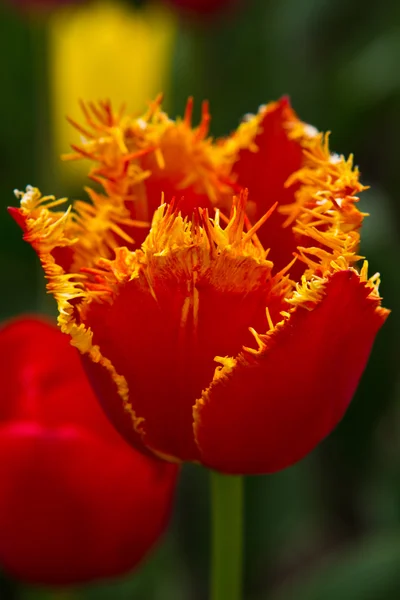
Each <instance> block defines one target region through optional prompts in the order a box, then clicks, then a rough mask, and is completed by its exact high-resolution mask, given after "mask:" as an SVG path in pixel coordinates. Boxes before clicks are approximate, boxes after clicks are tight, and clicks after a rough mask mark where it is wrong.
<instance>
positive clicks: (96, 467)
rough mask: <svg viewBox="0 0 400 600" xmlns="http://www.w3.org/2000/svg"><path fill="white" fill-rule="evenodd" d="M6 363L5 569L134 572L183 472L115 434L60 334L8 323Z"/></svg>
mask: <svg viewBox="0 0 400 600" xmlns="http://www.w3.org/2000/svg"><path fill="white" fill-rule="evenodd" d="M0 365H1V382H2V394H1V402H0V480H1V487H0V563H1V564H2V565H3V566H4V568H5V569H6V570H7V571H8V572H10V573H11V574H13V575H15V576H17V577H18V578H20V579H22V580H26V581H34V582H40V583H43V584H72V583H77V582H79V581H88V580H91V579H93V578H100V577H109V576H114V575H118V574H120V573H122V572H125V571H127V570H129V569H131V568H133V567H134V566H135V565H136V564H137V562H138V561H139V560H141V559H142V558H143V556H144V555H145V554H146V553H147V552H148V550H149V549H150V548H151V546H152V545H153V543H154V542H155V541H156V539H157V538H158V536H159V535H160V534H161V533H162V531H163V529H164V527H165V524H166V521H167V518H168V516H169V512H170V507H171V498H172V494H173V490H174V485H175V480H176V473H177V470H176V467H175V466H174V465H169V464H167V463H162V462H161V461H158V460H154V459H149V458H147V457H145V456H143V455H141V454H140V453H138V452H136V451H134V450H133V449H132V448H130V447H129V446H128V445H127V444H126V443H125V442H124V441H123V439H122V438H121V437H120V436H119V435H118V434H117V433H116V432H115V430H114V429H113V427H112V426H111V425H110V423H109V422H108V420H107V419H106V417H105V416H104V415H103V413H102V411H101V409H100V407H99V405H98V403H97V401H96V399H95V397H94V394H93V392H92V390H91V388H90V386H89V384H88V382H87V380H86V376H85V374H84V372H83V369H82V366H81V363H80V360H79V356H78V355H77V352H76V351H75V350H74V349H73V348H72V347H71V346H70V345H69V342H68V338H67V337H66V336H64V335H63V334H61V333H60V332H59V330H58V329H57V328H55V327H52V326H50V325H49V324H47V323H46V322H44V321H40V320H37V319H34V318H31V319H21V320H19V321H15V322H13V323H11V324H9V325H7V326H6V327H4V328H3V329H2V330H1V331H0Z"/></svg>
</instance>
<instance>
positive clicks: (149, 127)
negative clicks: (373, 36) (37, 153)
mask: <svg viewBox="0 0 400 600" xmlns="http://www.w3.org/2000/svg"><path fill="white" fill-rule="evenodd" d="M82 109H83V112H84V115H85V121H86V123H84V124H83V125H82V124H78V123H74V125H75V126H76V128H77V129H78V130H79V131H80V133H81V135H82V143H81V144H80V145H79V146H75V147H74V148H73V150H74V153H73V154H72V155H70V156H69V159H82V158H85V159H89V160H90V161H92V163H93V166H92V167H91V169H90V174H89V176H90V178H91V180H92V181H93V182H95V184H94V187H93V188H88V189H87V192H88V194H89V202H82V201H76V202H74V203H73V204H72V205H71V206H69V208H68V209H67V210H66V211H64V210H62V209H60V207H61V205H62V204H63V203H64V200H55V199H54V198H52V197H42V196H41V195H40V193H39V191H38V190H36V189H34V188H28V189H27V191H26V193H18V196H19V197H20V199H21V205H20V208H18V209H12V214H13V216H14V217H15V219H16V220H17V222H18V223H19V224H20V225H21V227H22V229H23V232H24V239H25V240H26V241H28V242H29V243H30V244H31V245H32V247H33V248H34V249H35V250H36V252H37V253H38V255H39V257H40V260H41V262H42V265H43V268H44V271H45V274H46V277H47V280H48V284H47V287H48V290H49V292H50V293H52V294H53V295H54V297H55V299H56V301H57V304H58V309H59V325H60V327H61V329H62V331H63V332H65V333H66V334H68V335H69V336H70V337H71V341H72V344H73V345H74V346H76V347H77V348H78V349H79V350H80V352H81V353H82V354H83V363H84V366H85V369H86V371H87V373H88V374H89V376H90V380H91V382H92V384H93V386H94V389H95V391H96V393H97V395H98V397H99V399H100V402H101V403H102V405H103V407H104V409H105V411H106V413H107V414H108V416H109V418H110V419H111V421H112V422H113V423H114V424H115V426H116V427H117V429H118V430H119V431H120V432H121V433H123V435H124V436H125V437H126V439H127V440H128V441H129V442H130V443H131V444H132V445H133V446H134V447H136V448H137V449H139V450H140V451H142V452H144V453H146V454H148V455H151V456H157V457H161V458H163V459H166V460H169V461H172V462H180V461H192V462H197V463H202V464H204V465H206V466H208V467H210V468H213V469H216V470H219V471H222V472H226V473H245V474H246V473H247V474H249V473H266V472H272V471H276V470H278V469H282V468H284V467H286V466H288V465H291V464H293V463H295V462H296V461H298V460H300V459H301V458H302V457H303V456H304V455H305V454H307V453H308V452H309V451H311V450H312V449H313V448H314V446H315V445H316V444H318V443H319V442H320V441H321V440H322V439H323V438H324V437H325V436H326V435H327V434H328V433H329V432H330V431H331V430H332V429H333V427H334V426H335V425H336V424H337V423H338V421H339V420H340V419H341V417H342V416H343V414H344V412H345V410H346V408H347V406H348V404H349V402H350V400H351V398H352V395H353V394H354V391H355V389H356V386H357V383H358V380H359V378H360V376H361V374H362V371H363V369H364V367H365V364H366V361H367V359H368V355H369V352H370V350H371V347H372V344H373V340H374V338H375V335H376V333H377V331H378V330H379V328H380V327H381V325H382V324H383V322H384V320H385V318H386V316H387V314H388V311H387V310H385V309H383V308H382V307H381V299H380V296H379V292H378V284H379V276H378V275H374V276H372V277H369V276H368V265H367V262H366V261H363V262H360V261H362V257H360V256H359V254H358V248H359V240H360V227H361V224H362V221H363V218H364V215H363V214H362V213H361V212H360V211H359V210H358V208H357V201H358V194H359V193H360V192H361V191H362V190H363V189H364V188H363V186H362V185H361V184H360V182H359V173H358V170H357V169H356V168H354V167H353V163H352V157H350V158H349V159H345V158H344V157H343V156H338V155H335V154H332V153H331V152H330V150H329V147H328V136H327V135H323V134H321V133H318V132H317V131H316V130H315V129H314V128H312V127H310V126H309V125H307V124H304V123H303V122H301V121H300V120H299V118H298V117H297V116H296V114H295V113H294V111H293V110H292V109H291V107H290V105H289V102H288V100H287V99H285V98H284V99H282V100H280V101H278V102H273V103H270V104H268V105H267V106H262V107H261V108H260V110H259V112H258V114H256V115H248V116H247V117H246V118H245V120H244V121H243V122H242V123H241V124H240V126H239V127H238V129H237V131H235V132H234V133H233V134H232V135H230V136H229V137H227V138H224V139H218V140H213V139H211V138H210V137H209V136H208V127H209V121H210V116H209V112H208V108H207V105H206V104H204V105H203V111H202V119H201V122H200V124H199V125H198V126H196V127H193V126H192V122H191V121H192V119H191V114H192V101H189V102H188V105H187V107H186V111H185V115H184V117H183V118H182V119H178V120H176V121H173V120H171V119H170V118H169V117H168V116H167V115H166V114H165V113H164V112H163V111H162V108H161V104H160V99H156V101H155V102H153V103H151V104H150V106H149V108H148V110H147V111H146V112H145V113H144V114H143V115H142V116H141V117H131V116H129V115H125V114H123V113H122V112H114V111H113V109H112V107H111V105H110V104H109V103H107V102H103V103H100V104H98V105H97V104H96V105H95V104H89V105H82Z"/></svg>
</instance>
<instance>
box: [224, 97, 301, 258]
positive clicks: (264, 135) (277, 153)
mask: <svg viewBox="0 0 400 600" xmlns="http://www.w3.org/2000/svg"><path fill="white" fill-rule="evenodd" d="M298 122H299V120H298V118H297V116H296V115H295V113H294V112H293V110H292V109H291V107H290V103H289V100H288V98H282V99H281V100H280V101H278V102H273V103H271V104H269V105H267V106H265V107H262V108H261V109H260V112H259V114H258V115H256V116H255V117H253V118H252V119H251V120H250V121H249V122H247V123H244V124H243V125H242V126H241V127H242V128H243V129H248V130H250V131H253V132H254V133H253V135H252V136H251V137H250V138H249V139H247V140H246V142H245V144H244V147H242V148H241V149H240V151H239V153H238V157H237V160H236V162H235V163H234V165H233V173H235V174H236V177H237V183H238V184H239V185H240V186H241V187H243V188H247V189H248V190H249V197H250V203H249V207H248V214H249V217H250V220H251V221H252V222H254V223H255V222H256V221H258V220H259V219H260V218H261V217H262V216H263V214H265V213H266V212H267V210H268V209H269V208H271V206H272V205H273V204H274V203H275V202H278V206H282V205H285V204H290V203H292V202H293V201H294V193H295V190H296V188H295V187H293V186H292V187H290V188H286V187H285V182H286V180H287V179H288V177H289V176H290V175H292V174H293V173H294V172H296V171H297V170H298V169H300V168H301V166H302V164H303V147H302V145H301V144H300V143H299V141H297V140H293V139H291V138H290V135H289V134H290V130H289V125H290V124H294V123H298ZM235 135H236V136H237V137H238V139H239V140H240V139H241V136H243V131H241V129H240V128H239V130H238V132H237V133H236V134H234V136H235ZM285 218H286V217H284V215H282V214H280V212H279V211H275V213H274V214H273V215H272V216H271V218H270V219H268V221H267V222H266V223H265V224H264V225H263V226H262V227H261V228H260V230H259V231H258V237H259V239H260V241H261V243H262V244H263V246H264V247H265V248H271V254H270V257H271V260H272V261H273V262H274V264H275V266H276V268H277V269H278V270H279V269H281V268H283V267H285V266H286V265H287V264H288V263H289V262H290V260H291V259H292V257H293V251H294V249H295V246H296V245H295V243H294V238H293V233H292V230H291V229H290V228H287V229H283V228H282V225H283V223H284V221H285Z"/></svg>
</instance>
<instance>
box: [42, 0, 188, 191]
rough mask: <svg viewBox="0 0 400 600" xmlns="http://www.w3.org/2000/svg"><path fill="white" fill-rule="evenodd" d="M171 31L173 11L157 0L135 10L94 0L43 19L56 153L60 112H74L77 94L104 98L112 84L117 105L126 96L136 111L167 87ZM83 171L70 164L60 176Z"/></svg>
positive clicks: (62, 145) (65, 137) (64, 139)
mask: <svg viewBox="0 0 400 600" xmlns="http://www.w3.org/2000/svg"><path fill="white" fill-rule="evenodd" d="M176 31H177V27H176V19H175V18H174V15H173V14H172V11H170V10H168V9H166V8H165V7H164V6H163V5H161V4H158V3H156V4H154V3H149V4H148V5H147V4H146V5H145V6H143V7H141V8H140V10H139V9H137V8H136V9H135V8H134V7H131V6H129V4H127V3H126V2H120V1H117V0H97V1H96V2H80V3H76V4H74V6H67V7H64V9H60V10H57V11H54V13H53V14H52V15H51V19H49V22H48V70H49V72H48V77H49V92H50V102H51V109H52V110H51V116H52V124H51V134H52V138H53V141H54V148H55V152H56V153H57V154H61V153H62V152H65V151H66V150H67V149H68V143H69V142H70V127H69V126H68V123H67V122H66V120H65V115H71V116H72V117H73V118H79V110H78V111H77V98H82V97H83V98H105V97H108V94H109V93H110V90H112V101H113V103H114V104H115V105H116V106H119V105H122V104H123V103H124V102H125V100H127V99H128V100H129V105H128V108H129V110H130V111H132V112H136V113H137V114H140V112H141V111H142V107H143V105H144V104H145V103H146V102H147V101H148V99H149V98H152V97H153V96H154V95H155V94H157V93H158V92H159V91H160V90H161V89H168V86H169V82H170V78H171V64H172V55H173V50H174V43H175V38H176ZM83 49H84V51H83ZM46 118H47V117H46ZM76 139H77V141H79V135H77V137H76ZM51 158H52V157H50V160H51ZM79 166H81V165H79ZM84 173H85V165H84V164H82V168H81V169H78V165H76V164H75V165H74V168H73V169H69V170H67V169H65V168H64V169H63V170H60V172H59V176H60V177H63V178H65V179H67V178H73V179H75V180H77V179H78V178H80V181H81V180H82V177H83V176H84Z"/></svg>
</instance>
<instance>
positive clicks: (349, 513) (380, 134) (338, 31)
mask: <svg viewBox="0 0 400 600" xmlns="http://www.w3.org/2000/svg"><path fill="white" fill-rule="evenodd" d="M132 4H133V3H132ZM136 4H144V3H143V2H141V3H136ZM237 4H238V6H237V7H236V9H234V10H225V11H221V12H220V14H218V15H214V16H212V17H208V18H206V19H204V18H203V19H202V20H199V19H196V18H194V17H191V18H186V17H182V18H180V17H179V22H178V30H177V37H176V42H175V45H174V53H173V57H172V61H171V73H170V74H169V77H170V85H169V92H168V95H167V97H166V99H165V100H166V103H165V106H166V108H167V109H168V110H169V111H170V113H171V115H172V116H175V115H177V114H182V112H183V109H184V104H185V101H186V99H187V97H188V96H189V95H194V96H195V98H196V99H197V100H198V103H197V108H198V107H199V105H200V100H202V99H203V98H207V99H208V100H209V101H210V104H211V112H212V115H213V121H212V134H213V135H223V134H227V133H229V132H230V131H231V130H232V129H234V128H235V127H236V126H237V124H238V122H239V119H240V117H241V116H242V115H243V114H245V113H247V112H255V111H256V110H257V108H258V106H259V105H260V104H261V103H265V102H267V101H269V100H272V99H276V98H278V97H279V96H281V95H282V94H289V95H290V97H291V99H292V104H293V106H294V108H295V109H296V111H297V112H298V114H299V115H300V117H301V118H302V119H303V120H305V121H307V122H310V123H312V124H313V125H315V126H316V127H317V128H318V129H320V130H331V131H332V136H331V148H332V150H334V151H336V152H339V153H343V154H345V155H348V154H349V153H354V155H355V159H356V160H355V162H356V164H358V165H359V167H360V170H361V173H362V181H363V183H365V184H369V185H371V190H369V191H368V192H365V193H363V194H362V201H361V209H362V210H365V211H366V212H369V213H370V214H371V216H370V218H369V219H367V221H366V224H365V227H364V231H363V236H362V240H363V241H362V249H361V250H362V254H365V255H366V256H367V257H368V259H369V262H370V273H371V274H372V273H374V272H375V271H377V270H379V271H380V273H381V276H382V284H381V293H382V295H383V297H384V304H385V306H387V307H389V308H391V309H392V310H393V313H392V315H391V316H390V317H389V320H388V321H387V323H386V325H385V327H384V328H383V330H382V331H381V332H380V334H379V336H378V338H377V341H376V343H375V347H374V350H373V354H372V357H371V360H370V362H369V365H368V368H367V370H366V372H365V374H364V376H363V379H362V382H361V385H360V386H359V389H358V392H357V394H356V396H355V398H354V401H353V403H352V405H351V407H350V409H349V411H348V413H347V415H346V417H345V418H344V420H343V422H342V423H341V424H340V426H339V427H338V428H337V430H336V431H335V432H334V433H333V434H332V435H331V436H330V437H329V438H328V439H327V440H325V442H324V443H322V444H321V445H320V447H319V448H317V449H316V450H315V451H314V452H313V453H312V454H311V455H310V456H309V457H308V458H307V459H305V460H303V461H302V462H301V463H300V464H298V465H296V466H294V467H292V468H290V469H287V470H286V471H284V472H281V473H278V474H275V475H273V476H265V477H252V478H248V479H247V481H246V508H247V510H246V599H249V600H263V599H267V598H268V599H269V600H320V599H321V600H338V599H342V600H396V599H397V598H400V437H399V422H400V408H399V404H398V401H399V393H400V385H399V384H400V381H399V372H398V365H399V352H398V337H399V330H400V322H399V320H400V311H398V310H397V309H398V300H397V298H398V295H399V287H400V269H399V258H400V253H399V229H400V199H399V191H398V190H399V187H400V155H399V137H400V3H398V2H397V1H396V0H392V1H390V0H388V1H385V0H383V1H380V2H374V3H366V2H365V0H356V1H353V2H349V1H348V0H336V1H335V2H330V1H329V0H280V1H279V2H276V1H273V0H253V1H251V0H248V1H246V0H243V1H242V3H241V6H240V2H238V3H237ZM132 10H138V11H139V10H142V8H141V7H139V6H136V7H134V8H132ZM0 20H1V22H0V81H1V92H0V192H1V194H0V197H1V205H2V210H1V211H0V270H1V294H0V317H1V318H2V319H5V318H7V317H10V316H14V315H17V314H19V313H21V312H26V311H29V312H32V311H34V312H39V311H43V310H48V311H51V310H52V309H53V307H52V304H51V302H50V301H49V300H48V299H46V298H45V295H44V280H43V277H42V274H41V272H40V271H39V268H38V265H37V260H36V258H35V256H34V253H33V252H32V250H31V249H30V248H29V247H28V245H27V244H24V243H22V241H21V234H20V231H19V230H18V228H17V227H16V225H15V224H14V223H13V222H12V220H11V219H10V218H9V216H8V215H7V213H6V211H5V208H6V206H7V205H9V204H15V200H14V198H13V193H12V192H13V189H14V188H15V187H19V188H23V187H25V185H26V184H27V183H32V184H35V185H39V186H40V185H43V184H44V183H45V182H49V181H51V182H52V183H53V185H54V191H55V193H56V194H57V195H61V194H62V195H68V196H71V195H72V196H74V195H76V194H79V193H80V192H78V191H77V190H79V189H80V188H81V187H82V185H83V184H85V183H86V182H84V180H83V179H82V180H81V181H77V180H76V179H74V180H73V181H72V180H71V182H70V183H69V184H68V183H67V184H65V179H66V178H65V172H64V175H63V173H62V171H61V175H58V174H57V170H54V168H53V166H52V164H51V161H52V159H51V157H50V155H49V149H50V148H51V145H52V127H53V124H52V123H51V119H50V118H46V114H47V113H46V111H47V110H48V103H49V98H48V96H47V95H46V86H45V85H44V79H43V71H42V72H41V67H40V66H38V64H37V61H36V59H35V55H36V54H35V53H36V52H37V48H38V47H39V48H42V49H43V48H44V49H45V48H46V46H45V44H46V39H45V37H46V31H45V24H44V22H45V17H44V16H43V19H42V17H40V18H38V17H37V16H36V17H35V18H34V19H33V18H32V14H27V13H26V12H21V11H18V10H15V9H12V8H10V6H6V5H5V4H3V5H0ZM41 21H42V22H41ZM83 51H84V49H83ZM45 58H46V57H45ZM42 67H43V63H42ZM116 68H117V67H116ZM127 76H129V71H128V72H127V70H126V67H124V70H123V72H121V78H123V77H127ZM109 95H110V97H111V98H112V90H110V92H109ZM197 114H198V112H197ZM65 150H67V148H65ZM65 168H67V167H65ZM61 169H62V167H61ZM61 180H63V183H62V185H61ZM82 195H83V192H82ZM288 376H290V373H288ZM332 377H334V372H332ZM327 385H329V382H328V383H327ZM323 401H324V399H323V398H321V402H323ZM0 485H1V482H0ZM208 496H209V490H208V477H207V473H206V472H205V471H203V470H202V469H200V468H197V467H191V466H188V467H185V468H184V472H183V477H182V481H181V484H180V488H179V493H178V501H177V503H176V509H175V514H174V519H173V523H172V524H171V527H170V529H169V532H168V535H167V537H166V539H165V541H164V543H163V544H162V545H161V546H160V547H159V549H158V550H157V551H156V552H155V554H153V555H152V556H151V558H150V559H149V560H148V561H147V562H146V564H145V565H144V566H143V567H142V568H141V569H140V570H139V571H138V572H137V573H136V574H135V575H134V576H133V577H128V578H125V579H124V580H123V581H117V582H110V583H109V584H107V585H104V584H102V585H97V586H96V585H91V586H87V588H79V589H76V590H70V591H68V592H65V593H64V592H62V593H61V594H60V593H59V592H58V595H56V594H55V593H54V592H50V591H48V590H35V589H30V588H27V587H24V586H20V585H19V583H18V582H10V581H7V580H6V579H5V578H4V581H2V582H0V598H1V599H7V598H11V597H12V594H14V597H15V598H24V599H25V598H26V599H28V598H29V599H31V600H33V599H35V600H40V599H42V598H43V599H44V598H53V599H54V598H59V599H60V600H61V598H64V599H65V600H66V599H67V598H70V599H71V598H82V599H88V600H89V599H90V600H92V599H93V600H97V599H99V600H102V599H106V598H109V599H110V600H111V599H114V598H115V599H116V600H119V599H121V600H125V599H128V598H129V599H131V598H138V599H139V600H142V599H143V600H188V599H189V598H190V600H192V599H193V600H202V599H205V598H206V597H207V583H208V581H207V578H208V544H209V534H208V528H209V499H208ZM227 600H229V599H227Z"/></svg>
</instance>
